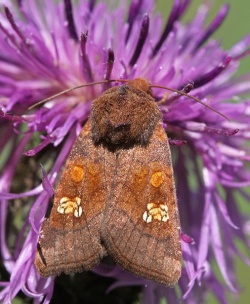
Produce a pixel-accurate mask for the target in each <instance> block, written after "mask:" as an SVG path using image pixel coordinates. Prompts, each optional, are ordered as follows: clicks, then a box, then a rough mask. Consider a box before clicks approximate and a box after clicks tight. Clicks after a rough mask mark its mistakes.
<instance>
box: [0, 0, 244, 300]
mask: <svg viewBox="0 0 250 304" xmlns="http://www.w3.org/2000/svg"><path fill="white" fill-rule="evenodd" d="M79 2H80V3H79V4H76V5H73V1H72V3H71V2H70V0H65V1H64V2H63V1H41V2H38V1H32V0H26V1H17V3H18V4H16V5H14V4H9V5H8V7H4V8H3V9H1V13H0V16H1V18H0V20H1V23H0V84H1V85H0V123H1V133H2V136H1V138H0V149H1V152H0V154H1V163H0V165H1V169H2V174H1V178H0V191H1V194H0V199H1V203H0V242H1V245H0V246H1V260H2V262H3V267H4V271H3V276H2V277H3V279H2V282H0V286H1V292H0V301H1V303H11V301H12V299H14V298H15V296H16V295H17V293H18V292H19V291H22V292H23V293H24V294H25V295H26V296H27V297H30V298H33V299H34V303H39V302H41V301H42V300H43V303H49V302H50V299H51V297H52V295H53V288H54V278H53V277H49V278H42V277H40V275H39V274H38V272H37V270H36V268H35V266H34V257H35V251H36V245H37V240H38V235H39V230H40V227H41V223H42V221H43V218H44V215H45V212H46V210H47V206H48V202H49V199H50V197H51V196H52V195H53V189H52V186H51V185H53V186H54V184H55V181H56V180H57V176H58V173H59V172H60V169H61V167H62V166H63V164H64V163H65V160H66V158H67V155H68V153H69V151H70V149H71V147H72V144H73V143H74V140H75V138H76V136H77V135H78V134H79V131H80V129H81V126H82V125H83V124H84V122H85V121H86V119H87V118H88V116H89V113H90V107H91V103H92V101H93V99H94V98H96V97H97V96H99V95H100V94H101V93H102V92H103V91H104V90H105V89H106V88H107V85H95V86H91V87H86V88H83V89H79V90H74V91H72V92H70V93H68V94H66V95H63V96H60V97H58V98H56V99H53V100H51V101H49V102H47V103H45V104H43V105H42V106H40V107H36V108H35V109H33V110H32V111H28V108H29V106H31V105H33V104H34V103H36V102H37V101H39V100H42V99H44V98H47V97H49V96H51V95H53V94H55V93H57V92H59V91H62V90H65V89H67V88H70V87H72V86H76V85H79V84H84V83H89V82H93V81H100V80H103V79H111V78H112V79H120V78H121V79H134V78H136V77H144V78H147V79H149V80H150V81H151V82H152V83H153V84H157V85H162V86H168V87H172V88H175V89H183V90H184V91H185V90H186V91H189V90H190V89H192V91H191V94H192V95H194V96H195V97H198V98H199V99H201V100H202V101H203V102H205V103H207V104H208V105H209V106H212V107H213V108H215V109H216V110H218V111H220V112H221V113H222V114H224V115H226V116H227V117H228V118H230V120H231V121H230V122H229V121H227V120H225V119H224V118H223V117H222V116H220V115H218V114H217V113H215V112H213V111H211V110H209V109H207V108H206V107H204V106H203V105H201V104H199V103H197V102H195V101H194V100H192V99H189V98H187V97H185V96H180V95H177V94H175V93H171V94H169V97H168V99H167V100H166V103H165V104H164V105H161V110H162V113H163V118H164V125H165V126H166V131H167V132H168V134H169V136H170V137H171V138H172V140H171V143H172V144H173V145H172V148H173V149H172V154H173V162H174V171H175V175H176V186H177V197H178V202H179V211H180V219H181V228H182V250H183V261H184V265H183V271H182V276H181V279H180V281H179V288H180V290H181V294H180V293H179V292H178V289H169V288H166V287H164V286H160V285H157V284H156V283H153V282H148V281H147V282H146V281H145V280H143V279H141V278H137V277H134V276H133V275H131V274H128V273H126V272H125V271H123V270H122V269H121V268H119V267H118V266H110V265H109V266H108V265H105V264H101V265H100V266H98V267H96V268H95V269H94V270H93V271H94V272H95V273H97V274H99V275H101V276H107V277H111V278H115V279H116V281H115V283H113V284H112V285H111V286H110V287H109V290H112V289H115V288H117V287H121V286H129V285H139V286H142V291H143V296H142V303H150V304H153V303H159V302H160V299H161V297H165V298H166V299H167V301H168V303H174V302H175V301H176V300H177V299H179V298H180V297H183V298H184V299H186V303H203V302H204V301H205V300H204V299H205V295H206V293H207V292H208V291H212V292H213V293H214V295H215V297H216V298H217V299H218V301H219V302H220V303H227V299H226V292H228V291H230V292H232V293H237V291H238V286H237V281H236V277H235V269H234V259H235V257H236V256H239V257H240V258H241V259H243V260H244V261H245V262H246V264H248V265H249V264H250V261H249V260H248V259H247V258H246V257H245V256H244V255H243V254H242V253H241V252H240V250H239V248H238V246H237V243H236V241H237V240H240V241H241V242H242V243H243V244H245V246H246V247H248V245H249V244H248V241H247V237H246V233H247V231H246V227H247V225H246V218H245V217H244V215H243V214H241V213H240V210H239V206H238V202H237V201H238V199H240V198H243V199H244V200H248V201H249V200H250V197H249V192H248V193H247V192H246V191H245V187H246V186H249V185H250V172H249V170H247V168H246V166H245V163H246V162H248V161H249V160H250V156H249V155H248V154H247V152H246V150H247V148H246V143H247V140H249V137H250V127H249V115H250V100H249V99H244V98H243V97H241V96H242V95H244V94H246V93H249V92H250V75H244V76H241V77H239V78H237V77H235V72H236V71H237V68H238V66H239V63H240V60H241V59H242V58H244V57H245V56H247V55H249V53H250V51H249V47H250V35H248V36H246V37H245V38H243V39H242V40H241V41H240V42H239V43H238V44H236V45H235V46H234V47H233V48H232V49H230V50H227V51H225V50H223V49H222V48H221V46H220V43H219V42H218V41H215V40H213V39H211V35H212V34H213V32H214V31H216V29H217V28H218V27H219V25H220V24H221V23H222V22H223V20H224V18H225V17H226V15H227V12H228V6H227V5H224V6H222V8H221V10H220V11H219V13H218V14H217V16H216V17H215V19H214V20H213V21H212V22H211V24H210V25H208V26H207V27H205V26H204V22H205V19H206V15H207V13H208V10H209V7H208V6H206V5H203V6H201V7H200V8H199V10H198V12H197V15H196V17H195V18H194V19H193V20H192V21H191V22H190V23H189V24H188V25H184V24H182V23H181V22H180V19H181V17H182V15H183V13H184V12H185V11H186V9H187V7H188V5H189V1H188V0H183V1H179V0H176V1H175V2H174V5H173V8H172V11H171V14H170V16H169V19H168V21H167V23H166V25H163V21H162V19H161V17H159V16H158V15H155V14H154V13H153V6H154V1H152V0H144V1H143V0H142V1H136V0H132V2H131V4H130V7H129V10H128V11H127V9H126V8H125V6H124V5H123V4H122V1H121V5H120V6H119V7H118V8H116V9H111V8H109V7H108V5H107V4H105V3H103V2H98V4H97V3H95V1H94V0H90V1H89V2H88V3H87V1H79ZM10 3H11V2H10ZM162 28H163V30H162ZM153 93H154V96H155V97H156V99H157V100H158V99H160V98H161V97H163V96H164V94H166V91H163V90H161V89H154V90H153ZM232 100H233V101H234V102H232ZM40 163H41V164H42V166H43V167H42V168H40V167H39V164H40ZM45 172H46V173H45ZM41 174H42V176H43V182H42V184H41V178H42V176H41ZM15 193H16V194H15ZM20 210H21V212H22V213H23V214H20ZM17 231H18V234H17ZM213 262H216V264H217V265H218V268H219V271H220V274H221V276H222V278H223V280H221V279H219V278H218V275H217V273H216V272H215V271H214V267H213V266H212V263H213ZM3 267H2V269H3ZM8 274H9V276H8ZM4 278H6V280H4ZM83 292H84V290H83Z"/></svg>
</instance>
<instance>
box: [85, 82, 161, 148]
mask: <svg viewBox="0 0 250 304" xmlns="http://www.w3.org/2000/svg"><path fill="white" fill-rule="evenodd" d="M161 117H162V115H161V112H160V110H159V109H158V107H157V105H156V103H155V100H154V99H153V98H152V96H151V91H150V83H149V82H148V81H146V80H144V79H140V78H138V79H135V80H133V81H131V82H129V83H128V84H125V85H122V86H119V87H113V88H111V89H109V90H107V91H105V92H104V93H103V94H102V95H101V96H100V97H99V98H97V99H96V100H94V102H93V106H92V111H91V125H92V137H93V141H94V142H95V143H96V144H98V143H101V142H102V143H105V144H109V145H114V146H117V145H123V144H125V145H130V144H131V145H133V144H136V143H137V144H141V145H145V144H147V143H148V141H149V139H150V136H151V134H152V132H153V129H154V127H155V125H156V123H157V122H158V121H160V120H161Z"/></svg>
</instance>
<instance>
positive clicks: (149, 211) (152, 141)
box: [35, 78, 182, 287]
mask: <svg viewBox="0 0 250 304" xmlns="http://www.w3.org/2000/svg"><path fill="white" fill-rule="evenodd" d="M106 255H109V256H110V257H111V258H112V259H113V260H114V261H115V262H116V263H117V264H119V265H120V266H121V267H122V268H124V269H125V270H127V271H129V272H132V273H133V274H135V275H137V276H140V277H142V278H145V279H148V280H153V281H155V282H157V283H161V284H164V285H166V286H169V287H173V286H174V285H175V284H176V283H177V282H178V280H179V278H180V275H181V265H182V253H181V243H180V221H179V212H178V206H177V198H176V191H175V183H174V177H173V168H172V161H171V154H170V149H169V143H168V138H167V135H166V132H165V130H164V128H163V126H162V114H161V111H160V110H159V108H158V106H157V104H156V102H155V100H154V98H153V97H152V93H151V90H150V82H148V81H147V80H145V79H142V78H137V79H135V80H133V81H129V82H128V83H126V84H124V85H121V86H116V87H113V88H110V89H108V90H107V91H105V92H104V93H103V94H102V95H101V96H100V97H98V98H97V99H95V100H94V101H93V104H92V110H91V114H90V118H89V120H88V121H87V122H86V124H85V125H84V127H83V129H82V131H81V133H80V135H79V136H78V138H77V140H76V142H75V144H74V146H73V148H72V150H71V152H70V155H69V157H68V159H67V162H66V165H65V169H64V171H63V173H62V175H61V177H60V180H59V182H58V185H57V187H56V190H55V195H54V201H53V206H52V208H51V209H50V211H49V212H48V214H47V215H46V217H45V219H44V222H43V224H42V228H41V232H40V237H39V241H38V245H37V252H36V259H35V264H36V267H37V270H38V271H39V273H40V274H41V275H42V276H45V277H46V276H51V275H59V274H60V273H62V272H64V273H66V274H68V273H72V272H82V271H88V270H90V269H91V268H93V267H94V266H96V265H98V264H99V263H100V261H101V260H102V259H103V257H105V256H106Z"/></svg>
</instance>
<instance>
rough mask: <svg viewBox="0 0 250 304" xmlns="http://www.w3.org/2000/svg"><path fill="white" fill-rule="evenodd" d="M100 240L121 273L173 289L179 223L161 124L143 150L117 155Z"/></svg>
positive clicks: (178, 260) (178, 253)
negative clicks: (127, 272)
mask: <svg viewBox="0 0 250 304" xmlns="http://www.w3.org/2000/svg"><path fill="white" fill-rule="evenodd" d="M116 168H117V172H116V180H115V182H114V188H113V189H112V191H111V193H112V196H111V197H110V199H109V201H108V203H107V206H106V209H105V214H104V222H103V225H102V230H101V237H102V240H103V242H104V245H105V248H106V250H107V252H108V254H109V255H110V256H111V257H112V258H113V259H114V260H115V261H116V262H117V263H118V264H120V265H121V266H122V267H123V268H124V269H126V270H128V271H130V272H132V273H134V274H136V275H138V276H140V277H144V278H146V279H150V280H153V281H156V282H157V283H162V284H165V285H167V286H173V285H174V284H175V283H177V281H178V279H179V277H180V274H181V245H180V223H179V213H178V209H177V208H178V207H177V199H176V194H175V186H174V177H173V170H172V162H171V154H170V149H169V144H168V140H167V136H166V133H165V131H164V129H163V127H162V125H161V124H160V123H159V124H158V125H157V126H156V128H155V129H154V132H153V134H152V136H151V139H150V143H149V144H148V146H147V147H146V148H145V147H140V146H137V147H134V148H132V149H129V150H127V151H121V152H120V153H119V154H118V157H117V164H116Z"/></svg>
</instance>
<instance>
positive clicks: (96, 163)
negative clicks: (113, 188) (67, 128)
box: [35, 122, 108, 276]
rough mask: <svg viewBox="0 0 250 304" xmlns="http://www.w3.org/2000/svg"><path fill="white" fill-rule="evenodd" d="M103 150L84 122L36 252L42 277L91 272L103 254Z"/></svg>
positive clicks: (42, 230) (37, 263)
mask: <svg viewBox="0 0 250 304" xmlns="http://www.w3.org/2000/svg"><path fill="white" fill-rule="evenodd" d="M104 156H105V151H104V150H103V148H102V147H101V146H100V147H95V146H94V145H93V143H92V139H91V127H90V123H89V122H87V123H86V125H85V126H84V128H83V130H82V132H81V134H80V136H79V137H78V138H77V141H76V143H75V144H74V146H73V148H72V150H71V152H70V155H69V158H68V160H67V162H66V166H65V169H64V171H63V173H62V176H61V179H60V181H59V184H58V185H57V188H56V191H55V196H54V203H53V207H52V209H51V212H50V215H49V216H48V217H47V218H45V220H44V222H43V224H42V229H41V233H40V237H39V242H38V246H37V252H36V261H35V263H36V267H37V269H38V271H39V272H40V274H41V275H42V276H49V275H58V274H60V273H61V272H65V273H70V272H76V271H79V272H80V271H85V270H89V269H91V268H92V267H93V266H95V265H96V264H98V263H99V261H100V260H101V259H102V257H103V256H104V255H105V254H106V252H105V249H104V248H103V246H102V245H101V243H100V225H101V219H102V216H103V210H104V205H105V203H106V200H107V195H108V192H107V190H108V189H107V188H108V186H107V185H106V181H105V172H104Z"/></svg>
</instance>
